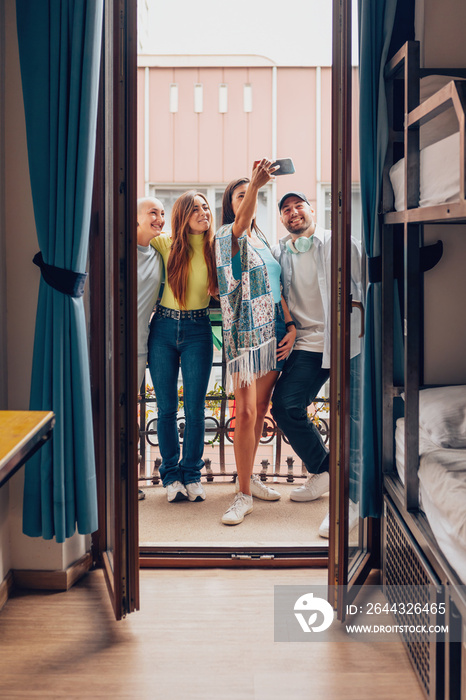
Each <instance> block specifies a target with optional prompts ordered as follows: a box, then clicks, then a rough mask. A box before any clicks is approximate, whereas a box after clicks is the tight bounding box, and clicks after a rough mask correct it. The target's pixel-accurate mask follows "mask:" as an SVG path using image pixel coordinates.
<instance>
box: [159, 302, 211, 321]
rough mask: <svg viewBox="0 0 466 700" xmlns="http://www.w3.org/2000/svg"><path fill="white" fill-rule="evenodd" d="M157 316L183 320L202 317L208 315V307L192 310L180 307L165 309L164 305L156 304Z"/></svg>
mask: <svg viewBox="0 0 466 700" xmlns="http://www.w3.org/2000/svg"><path fill="white" fill-rule="evenodd" d="M156 314H157V316H162V317H163V318H174V319H175V320H177V321H185V320H186V319H193V318H203V317H204V316H208V315H209V309H208V308H206V309H193V310H192V311H181V310H180V309H167V307H166V306H158V307H157V311H156Z"/></svg>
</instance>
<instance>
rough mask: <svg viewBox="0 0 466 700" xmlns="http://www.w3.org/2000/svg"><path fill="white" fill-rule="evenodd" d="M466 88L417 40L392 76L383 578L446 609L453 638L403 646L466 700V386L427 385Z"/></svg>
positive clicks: (425, 675) (460, 164)
mask: <svg viewBox="0 0 466 700" xmlns="http://www.w3.org/2000/svg"><path fill="white" fill-rule="evenodd" d="M465 77H466V72H465V71H464V70H462V71H451V70H448V71H446V70H443V71H433V70H425V69H423V70H420V67H419V44H418V43H417V42H414V41H410V42H407V43H406V44H405V45H404V46H403V47H402V48H401V49H400V50H399V51H398V52H397V54H396V55H395V56H394V57H393V58H392V59H391V60H390V61H389V63H388V64H387V66H386V71H385V79H386V93H387V105H388V115H389V144H388V149H387V158H386V164H385V168H384V175H383V197H382V207H383V214H382V220H383V224H382V347H383V348H384V356H383V362H382V384H383V396H384V399H383V411H382V426H383V428H382V430H383V434H382V465H383V482H384V517H383V528H382V530H383V536H382V570H383V580H384V584H386V590H387V591H389V589H390V585H391V584H394V585H396V586H400V585H406V586H413V585H415V586H423V587H425V586H428V585H430V586H431V588H430V589H429V590H435V591H436V593H435V595H436V596H438V597H443V598H444V603H445V614H444V615H436V616H434V617H433V618H431V619H430V623H432V624H439V625H441V624H443V625H445V624H446V625H448V627H449V632H448V633H446V634H443V633H439V634H438V635H437V636H435V637H432V638H431V639H432V641H431V642H430V643H429V644H412V643H407V644H406V648H407V652H408V654H409V656H410V658H411V661H412V663H413V666H414V669H415V671H416V673H417V675H418V678H419V680H420V683H421V686H422V687H423V689H424V691H425V694H426V696H427V697H432V698H433V697H435V698H460V697H466V683H465V678H466V632H465V630H466V596H465V594H464V585H465V584H466V386H451V387H426V386H424V384H423V382H424V377H423V366H422V360H423V318H422V309H423V293H422V286H423V284H422V283H423V266H422V246H423V239H424V236H423V226H424V224H439V223H440V224H444V223H451V222H454V223H457V224H466V192H465V176H466V173H465V162H466V157H465V155H466V153H465V145H466V144H465V113H466V109H465V107H466V81H465V80H464V78H465ZM446 235H448V234H446ZM401 236H402V240H403V248H404V265H403V276H402V282H401V285H400V287H401V295H402V306H403V310H402V316H403V317H404V318H403V321H404V322H403V335H404V341H403V343H404V348H403V352H404V378H403V380H402V381H398V382H397V381H395V375H394V344H395V338H394V318H395V303H396V301H395V299H396V297H394V293H393V289H394V284H395V279H396V277H397V274H396V268H397V265H396V253H395V252H394V241H395V240H396V239H397V238H401ZM439 264H441V262H440V263H439ZM400 414H403V415H402V417H398V416H399V415H400ZM387 594H388V593H387ZM388 595H389V594H388ZM458 638H461V639H462V641H463V644H461V643H458V642H456V641H455V639H458Z"/></svg>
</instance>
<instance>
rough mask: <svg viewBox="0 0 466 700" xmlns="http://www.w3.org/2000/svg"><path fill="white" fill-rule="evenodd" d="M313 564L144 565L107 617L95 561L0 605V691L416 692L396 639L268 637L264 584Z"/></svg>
mask: <svg viewBox="0 0 466 700" xmlns="http://www.w3.org/2000/svg"><path fill="white" fill-rule="evenodd" d="M325 581H326V572H325V571H319V570H318V571H316V570H313V571H311V570H303V569H299V570H276V571H275V570H270V569H269V570H264V569H261V570H259V569H241V570H218V569H213V570H202V569H196V570H183V569H179V570H143V571H141V610H140V611H139V612H137V613H134V614H132V615H130V616H128V618H126V619H125V620H122V621H121V622H115V621H114V619H113V615H112V609H111V607H110V603H109V601H108V598H107V592H106V588H105V583H104V581H103V576H102V573H101V572H100V571H94V572H91V573H90V574H88V575H87V576H86V577H85V578H84V579H83V580H81V581H80V582H79V583H78V584H77V585H76V586H75V587H74V588H72V589H71V590H70V591H68V592H67V593H43V592H21V593H19V594H17V595H15V596H14V597H12V598H11V599H10V600H9V601H8V602H7V604H6V606H5V607H4V608H3V610H2V611H1V613H0V697H1V698H2V700H10V698H11V699H13V698H28V700H33V699H34V698H63V699H65V700H70V699H72V698H80V699H81V698H127V699H128V700H139V698H148V699H149V698H150V699H158V698H163V699H164V700H185V699H186V700H230V699H231V700H275V699H277V700H278V699H279V698H280V699H281V698H283V699H284V700H285V699H288V698H292V700H301V699H303V700H304V699H306V700H310V699H311V698H312V699H313V700H319V699H321V698H322V699H324V698H325V700H337V699H340V698H344V699H345V700H365V699H366V698H367V699H368V700H369V699H370V700H373V699H374V698H377V700H392V699H394V698H396V699H397V700H404V699H405V698H406V699H408V698H409V700H417V699H418V698H419V699H420V700H421V699H422V698H423V695H422V693H421V690H420V687H419V686H418V683H417V680H416V677H415V675H414V672H413V671H412V669H411V666H410V663H409V661H408V658H407V656H406V653H405V651H404V649H403V646H402V645H401V643H399V644H398V643H376V644H372V645H368V644H364V643H357V642H344V643H322V642H320V643H316V642H313V643H304V644H300V643H294V644H292V643H274V641H273V590H274V589H273V586H274V584H296V585H298V584H300V585H301V584H312V583H314V584H316V583H325Z"/></svg>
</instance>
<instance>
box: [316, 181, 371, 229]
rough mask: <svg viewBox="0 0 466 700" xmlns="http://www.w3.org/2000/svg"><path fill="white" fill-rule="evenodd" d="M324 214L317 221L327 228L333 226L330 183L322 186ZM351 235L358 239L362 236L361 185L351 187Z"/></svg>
mask: <svg viewBox="0 0 466 700" xmlns="http://www.w3.org/2000/svg"><path fill="white" fill-rule="evenodd" d="M322 194H323V196H322V198H321V199H322V200H323V212H324V213H323V216H317V223H318V224H319V225H320V226H323V227H324V228H326V229H331V228H332V193H331V190H330V185H324V186H323V188H322ZM319 209H320V207H319ZM351 235H352V236H353V237H354V238H355V239H356V240H357V241H360V240H361V236H362V219H361V190H360V187H359V185H353V187H352V188H351Z"/></svg>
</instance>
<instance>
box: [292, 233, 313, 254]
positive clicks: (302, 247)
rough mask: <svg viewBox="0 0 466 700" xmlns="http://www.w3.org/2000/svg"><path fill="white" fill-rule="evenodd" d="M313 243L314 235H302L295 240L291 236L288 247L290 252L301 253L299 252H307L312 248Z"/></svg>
mask: <svg viewBox="0 0 466 700" xmlns="http://www.w3.org/2000/svg"><path fill="white" fill-rule="evenodd" d="M311 245H312V236H300V237H299V238H297V239H296V240H295V242H294V243H293V241H292V240H291V238H290V239H289V240H288V241H287V242H286V248H287V250H288V252H289V253H293V254H294V255H296V254H299V253H307V251H308V250H309V249H310V247H311Z"/></svg>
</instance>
